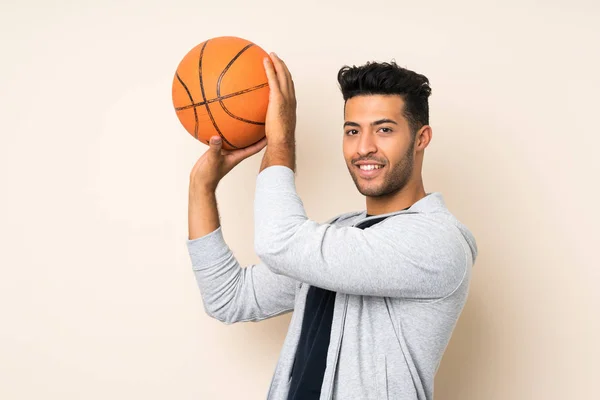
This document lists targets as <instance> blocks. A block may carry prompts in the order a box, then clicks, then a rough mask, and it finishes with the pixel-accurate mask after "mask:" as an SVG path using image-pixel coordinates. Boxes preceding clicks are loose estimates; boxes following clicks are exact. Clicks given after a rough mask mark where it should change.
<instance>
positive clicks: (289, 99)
mask: <svg viewBox="0 0 600 400" xmlns="http://www.w3.org/2000/svg"><path fill="white" fill-rule="evenodd" d="M265 69H266V72H267V77H268V81H269V87H270V99H269V108H268V111H267V120H266V139H263V140H262V141H260V142H259V143H257V144H256V145H253V146H251V147H249V148H246V149H242V150H236V151H233V152H228V151H223V150H221V143H220V141H219V140H214V139H218V137H215V138H213V140H211V143H210V149H209V150H207V151H206V153H205V154H203V155H202V157H201V158H200V159H199V160H198V162H197V163H196V165H195V166H194V168H193V170H192V172H191V175H190V199H189V201H190V203H189V240H188V242H187V246H188V250H189V253H190V257H191V261H192V265H193V269H194V273H195V276H196V279H197V282H198V285H199V288H200V292H201V294H202V299H203V302H204V305H205V309H206V311H207V313H208V314H209V315H210V316H212V317H214V318H217V319H219V320H220V321H223V322H225V323H227V324H231V323H235V322H240V321H259V320H262V319H266V318H269V317H273V316H276V315H279V314H282V313H286V312H289V311H292V310H293V311H294V313H293V315H292V319H291V322H290V327H289V331H288V334H287V337H286V339H285V342H284V345H283V349H282V351H281V355H280V358H279V361H278V363H277V366H276V369H275V374H274V376H273V379H272V382H271V387H270V389H269V393H268V396H267V397H268V398H269V399H276V400H279V399H282V400H292V399H294V400H296V399H303V400H306V399H321V400H323V399H343V400H347V399H361V400H365V399H395V400H402V399H422V400H426V399H427V400H428V399H432V398H433V384H434V376H435V373H436V371H437V369H438V366H439V363H440V360H441V358H442V355H443V353H444V351H445V348H446V346H447V344H448V342H449V340H450V337H451V334H452V331H453V329H454V327H455V324H456V322H457V320H458V318H459V316H460V313H461V311H462V309H463V306H464V304H465V301H466V298H467V293H468V287H469V282H470V277H471V268H472V266H473V264H474V261H475V258H476V256H477V245H476V242H475V239H474V237H473V235H472V234H471V233H470V231H469V230H468V229H467V228H466V227H465V226H464V225H463V224H461V223H460V222H459V221H458V220H457V219H456V218H455V217H454V216H453V215H452V214H451V213H450V212H449V211H448V209H447V208H446V206H445V204H444V200H443V197H442V195H441V194H440V193H438V192H434V193H427V192H426V191H425V190H424V186H423V181H422V178H421V168H422V164H423V155H424V151H425V148H426V147H427V145H428V144H429V142H430V141H431V137H432V130H431V127H430V126H429V125H428V123H429V121H428V120H429V115H428V114H429V112H428V97H429V95H430V93H431V89H430V87H429V82H428V79H427V78H426V77H425V76H423V75H419V74H417V73H415V72H412V71H409V70H406V69H404V68H400V67H398V66H397V65H396V64H394V63H391V64H388V63H367V64H366V65H364V66H361V67H344V68H342V69H341V70H340V72H339V74H338V81H339V83H340V86H341V89H342V93H343V97H344V100H345V109H344V115H345V122H344V140H343V151H344V157H345V160H346V164H347V167H348V170H349V172H350V176H351V177H352V179H353V180H354V182H355V184H356V187H357V189H358V190H359V192H360V193H361V194H363V195H364V196H365V197H366V210H364V211H358V212H354V213H347V214H343V215H340V216H337V217H335V218H333V219H331V220H330V221H328V222H327V223H323V224H321V223H317V222H315V221H311V220H310V219H308V218H307V216H306V213H305V210H304V207H303V205H302V202H301V200H300V198H299V197H298V195H297V193H296V190H295V186H294V172H295V148H294V143H295V136H294V135H295V125H296V99H295V94H294V84H293V81H292V78H291V75H290V72H289V70H288V69H287V67H286V66H285V64H284V63H283V61H282V60H281V59H279V58H278V57H277V56H276V55H274V54H271V55H270V57H269V58H268V59H266V60H265ZM267 143H268V144H267ZM265 145H266V151H265V154H264V158H263V162H262V165H261V169H260V173H259V175H258V178H257V182H256V193H255V197H256V198H255V250H256V252H257V254H258V256H259V258H260V260H261V261H262V262H261V263H260V264H258V265H251V266H248V267H247V268H241V267H240V265H239V263H238V262H237V261H236V259H235V257H234V256H233V253H232V252H231V250H230V249H229V248H228V246H227V244H226V243H225V242H224V240H223V235H222V232H221V228H220V225H219V215H218V210H217V203H216V198H215V190H216V187H217V185H218V183H219V181H220V180H221V179H222V178H223V176H225V175H226V174H227V173H228V172H229V171H230V170H231V169H232V168H233V167H234V166H235V165H237V164H238V163H239V162H240V161H242V160H243V159H245V158H247V157H249V156H251V155H253V154H256V153H257V152H258V151H260V150H261V149H262V148H264V147H265Z"/></svg>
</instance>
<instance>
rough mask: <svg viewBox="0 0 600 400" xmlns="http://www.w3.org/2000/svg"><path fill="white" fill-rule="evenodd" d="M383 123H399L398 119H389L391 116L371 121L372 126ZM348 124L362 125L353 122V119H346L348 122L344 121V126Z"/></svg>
mask: <svg viewBox="0 0 600 400" xmlns="http://www.w3.org/2000/svg"><path fill="white" fill-rule="evenodd" d="M382 124H394V125H398V123H397V122H396V121H394V120H393V119H389V118H383V119H378V120H377V121H373V122H371V126H376V125H382ZM346 126H355V127H360V124H358V123H356V122H353V121H346V122H344V127H346Z"/></svg>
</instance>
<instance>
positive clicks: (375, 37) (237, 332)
mask: <svg viewBox="0 0 600 400" xmlns="http://www.w3.org/2000/svg"><path fill="white" fill-rule="evenodd" d="M101 3H102V5H100V4H101ZM598 4H599V3H598V2H596V1H592V0H590V1H580V0H572V1H559V0H554V1H545V2H541V1H539V2H534V1H530V0H527V1H503V2H493V3H492V2H484V1H452V2H448V1H441V0H437V1H430V2H422V1H410V2H409V1H395V2H389V3H386V2H381V1H345V2H342V1H337V2H320V3H318V2H314V1H312V2H311V1H302V2H294V3H292V2H285V1H272V2H267V1H254V2H244V1H241V0H235V1H233V0H232V1H227V2H221V1H201V0H196V1H186V2H184V1H171V2H167V1H163V2H158V1H142V0H139V1H116V0H112V1H106V0H105V1H102V2H100V1H97V2H96V4H93V3H91V2H90V3H86V2H74V1H73V2H71V1H54V2H50V1H37V2H34V1H19V2H17V1H16V0H7V1H3V2H2V3H1V5H0V31H1V33H2V35H1V36H0V41H1V43H2V46H1V49H2V50H1V53H0V54H1V57H2V62H1V63H0V113H1V118H0V134H1V135H2V138H1V139H2V140H1V142H0V166H1V169H0V190H1V192H0V193H1V196H0V218H1V223H0V267H1V271H0V272H1V274H2V275H1V278H0V398H2V399H65V400H66V399H90V400H91V399H103V400H104V399H142V398H143V399H148V400H149V399H240V398H244V399H246V398H247V399H261V398H264V397H265V393H266V390H267V388H268V385H269V381H270V378H271V375H272V372H273V368H274V365H275V362H276V359H277V356H278V353H279V349H280V346H281V344H282V340H283V338H284V336H285V333H286V328H287V324H288V321H289V315H288V316H283V317H279V318H276V319H274V320H270V321H266V322H263V323H259V324H252V323H247V324H242V325H235V326H224V325H221V324H220V323H218V322H216V321H214V320H211V319H209V318H208V317H207V316H206V315H205V314H204V310H203V306H202V304H201V300H200V294H199V292H198V290H197V287H196V283H195V281H194V278H193V275H192V270H191V266H190V262H189V258H188V255H187V252H186V247H185V240H186V238H187V219H186V218H187V183H188V176H189V172H190V170H191V168H192V166H193V164H194V163H195V161H196V159H197V158H198V157H199V156H200V155H201V154H202V152H204V151H205V149H206V147H205V146H204V145H202V144H200V143H198V142H197V141H195V139H193V138H192V137H191V136H190V135H188V134H187V133H186V132H185V131H184V130H183V128H182V127H181V126H180V125H179V123H178V121H177V119H176V117H175V113H174V112H173V110H172V105H171V98H170V91H171V82H172V77H173V74H174V69H175V67H176V65H177V64H178V62H179V60H180V59H181V57H183V55H184V54H185V53H186V52H187V51H188V50H189V49H190V48H191V47H193V46H195V45H196V44H198V43H199V42H201V41H203V40H205V39H207V38H210V37H215V36H222V35H236V36H242V37H245V38H247V39H249V40H252V41H254V42H255V43H257V44H259V45H261V46H262V47H263V48H265V49H267V50H269V51H271V50H272V51H277V52H278V53H279V54H280V55H281V57H283V58H284V59H285V60H286V61H287V63H288V65H289V67H290V69H291V70H292V73H293V74H294V78H295V81H296V84H297V92H298V102H299V123H298V135H297V136H298V165H299V172H298V175H297V186H298V190H299V192H300V195H301V197H302V199H303V201H304V203H305V206H306V209H307V211H308V213H309V216H310V217H311V218H313V219H315V220H318V221H324V220H325V219H327V218H329V217H331V216H333V215H337V214H339V213H341V212H345V211H350V210H355V209H360V208H362V207H363V206H364V200H363V198H361V196H360V195H359V193H358V192H357V191H356V190H355V187H354V185H353V183H352V181H351V179H350V177H349V176H348V173H347V170H346V169H345V165H344V163H343V159H342V153H341V139H342V127H341V123H342V101H341V96H340V93H339V91H338V88H337V82H336V80H335V76H336V73H337V70H338V69H339V68H340V67H341V66H342V65H344V64H362V63H364V62H365V61H367V60H379V61H389V60H390V59H395V60H396V61H397V62H398V63H399V64H400V65H403V66H406V67H408V68H411V69H415V70H417V71H419V72H421V73H424V74H425V75H427V76H428V77H429V78H430V80H431V85H432V87H433V96H432V97H431V102H430V105H431V124H432V126H433V129H434V135H433V141H432V143H431V145H430V147H429V149H428V150H427V151H426V157H425V167H424V179H425V187H426V190H427V191H440V192H442V193H443V194H444V196H445V198H446V201H447V203H448V206H449V208H450V209H451V210H452V211H453V212H454V213H455V214H456V215H457V216H458V217H459V218H460V219H461V220H462V221H463V222H464V223H465V224H466V225H467V226H469V227H470V228H471V229H472V231H473V233H474V234H475V235H476V238H477V240H478V244H479V249H480V255H479V258H478V260H477V263H476V266H475V270H474V279H473V283H472V287H471V293H470V297H469V301H468V303H467V305H466V307H465V310H464V313H463V315H462V317H461V319H460V321H459V323H458V326H457V328H456V330H455V333H454V336H453V338H452V341H451V342H450V345H449V347H448V350H447V352H446V354H445V357H444V359H443V362H442V365H441V368H440V370H439V373H438V375H437V379H436V399H442V400H443V399H448V400H458V399H460V400H465V399H469V400H475V399H477V400H480V399H490V400H507V399H543V400H550V399H557V400H558V399H575V398H585V399H592V398H594V399H596V398H600V394H599V392H598V387H597V382H596V380H597V378H598V376H599V374H600V369H599V367H598V362H599V361H600V345H599V344H598V338H599V337H600V323H599V321H598V315H600V313H599V311H598V306H600V295H599V293H600V291H599V290H598V283H599V272H598V267H599V264H600V263H599V261H598V249H599V247H600V246H599V245H600V243H599V240H598V236H599V234H598V225H599V223H600V220H599V219H600V218H599V212H598V207H597V196H598V194H599V190H598V173H599V172H600V168H599V162H598V156H597V149H598V147H599V146H600V139H599V137H598V128H597V122H598V121H597V119H598V106H599V102H598V89H599V88H600V85H599V83H600V79H599V78H598V71H600V56H599V53H598V44H599V43H600V28H599V27H598V20H599V17H600V15H599V14H600V6H599V5H598ZM259 162H260V157H258V156H257V157H255V158H253V159H251V160H248V161H246V162H245V163H244V164H242V165H241V166H240V167H238V168H237V169H236V170H234V171H233V172H232V173H231V174H230V175H229V176H227V177H226V179H225V180H224V181H223V182H222V184H221V186H220V188H219V192H218V195H219V201H220V209H221V213H222V224H223V227H224V232H225V236H226V239H227V241H228V243H229V244H230V246H231V247H232V248H233V249H234V251H235V254H236V255H237V256H238V258H239V259H240V261H241V262H242V263H243V264H248V263H251V262H256V261H257V258H256V256H255V255H254V253H253V244H252V240H253V237H252V232H253V231H252V200H253V194H254V179H255V177H256V173H257V170H258V166H259Z"/></svg>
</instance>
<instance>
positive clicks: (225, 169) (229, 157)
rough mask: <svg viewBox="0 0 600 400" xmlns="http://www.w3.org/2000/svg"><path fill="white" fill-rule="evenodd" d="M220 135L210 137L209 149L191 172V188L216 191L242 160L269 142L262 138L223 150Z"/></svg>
mask: <svg viewBox="0 0 600 400" xmlns="http://www.w3.org/2000/svg"><path fill="white" fill-rule="evenodd" d="M222 143H223V141H222V140H221V138H220V137H219V136H213V137H211V139H210V144H209V149H208V150H207V151H206V152H205V153H204V154H203V155H202V156H201V157H200V158H199V159H198V161H197V162H196V164H195V165H194V167H193V168H192V172H191V173H190V190H193V191H202V192H214V191H215V190H216V189H217V185H218V184H219V182H220V181H221V179H223V177H224V176H225V175H227V174H228V173H229V171H231V170H232V169H233V167H235V166H236V165H238V164H239V163H240V162H242V161H243V160H245V159H246V158H248V157H250V156H252V155H254V154H256V153H258V152H259V151H261V150H262V149H263V148H264V147H265V146H266V144H267V139H266V137H265V138H262V139H261V140H260V141H258V142H256V143H255V144H253V145H251V146H249V147H245V148H243V149H236V150H223V149H222Z"/></svg>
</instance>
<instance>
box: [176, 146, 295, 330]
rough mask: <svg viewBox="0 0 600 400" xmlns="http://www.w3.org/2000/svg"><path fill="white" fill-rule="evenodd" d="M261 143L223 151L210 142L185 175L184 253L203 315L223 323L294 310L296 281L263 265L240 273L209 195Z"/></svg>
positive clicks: (257, 148) (213, 193)
mask: <svg viewBox="0 0 600 400" xmlns="http://www.w3.org/2000/svg"><path fill="white" fill-rule="evenodd" d="M213 139H214V138H213ZM264 144H265V141H264V140H263V141H262V142H259V143H258V144H257V145H254V146H251V147H249V148H246V149H242V150H235V151H232V152H228V151H222V150H221V142H220V141H214V140H211V143H210V148H209V149H208V150H207V151H206V152H205V153H204V154H203V155H202V157H201V158H200V159H199V160H198V162H197V163H196V165H195V166H194V168H193V169H192V172H191V174H190V187H189V208H188V228H189V235H188V240H187V247H188V252H189V255H190V258H191V261H192V267H193V270H194V275H195V277H196V281H197V283H198V287H199V288H200V293H201V295H202V299H203V302H204V308H205V310H206V312H207V313H208V314H209V315H210V316H212V317H214V318H216V319H218V320H220V321H223V322H225V323H228V324H230V323H234V322H240V321H258V320H261V319H265V318H269V317H272V316H275V315H278V314H281V313H284V312H287V311H290V310H292V309H293V307H294V298H295V289H296V282H295V281H294V280H292V279H290V278H287V277H285V276H281V275H277V274H275V273H273V272H272V271H270V270H269V269H268V268H266V266H265V265H264V264H258V265H251V266H248V267H246V268H242V267H241V266H240V264H239V263H238V261H237V260H236V258H235V257H234V255H233V253H232V251H231V250H230V249H229V247H228V246H227V244H226V243H225V241H224V239H223V235H222V229H221V226H220V223H219V211H218V207H217V200H216V194H215V192H216V188H217V185H218V183H219V181H220V180H221V179H222V178H223V176H224V175H225V174H227V173H228V172H229V171H230V170H231V169H232V168H233V167H234V166H235V165H237V164H238V163H239V162H241V161H242V160H243V159H245V158H247V157H249V156H251V155H253V154H255V153H257V152H258V151H260V150H261V149H262V148H263V147H264Z"/></svg>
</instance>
